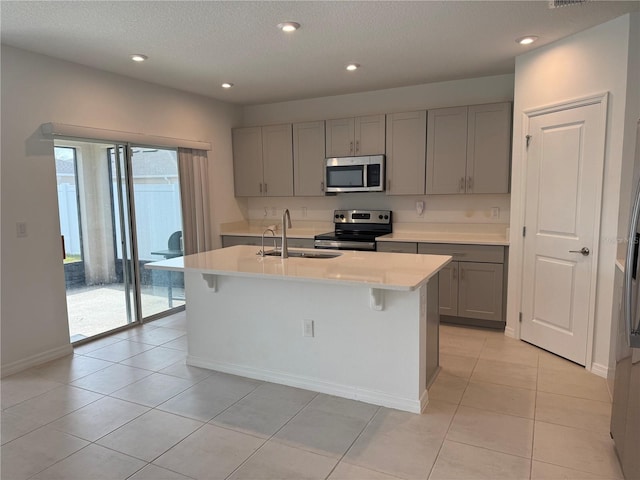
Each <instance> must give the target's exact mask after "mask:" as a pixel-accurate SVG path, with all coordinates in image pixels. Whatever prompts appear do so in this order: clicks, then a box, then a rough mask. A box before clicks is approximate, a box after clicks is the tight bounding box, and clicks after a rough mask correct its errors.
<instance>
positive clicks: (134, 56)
mask: <svg viewBox="0 0 640 480" xmlns="http://www.w3.org/2000/svg"><path fill="white" fill-rule="evenodd" d="M129 58H131V60H133V61H134V62H144V61H145V60H146V59H148V58H149V57H147V56H146V55H143V54H141V53H134V54H132V55H131V56H130V57H129Z"/></svg>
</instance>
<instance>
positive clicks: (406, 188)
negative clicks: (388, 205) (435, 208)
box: [387, 111, 427, 195]
mask: <svg viewBox="0 0 640 480" xmlns="http://www.w3.org/2000/svg"><path fill="white" fill-rule="evenodd" d="M426 142H427V112H426V111H421V112H409V113H394V114H392V115H387V194H388V195H423V194H424V187H425V185H424V182H425V168H426V159H425V149H426Z"/></svg>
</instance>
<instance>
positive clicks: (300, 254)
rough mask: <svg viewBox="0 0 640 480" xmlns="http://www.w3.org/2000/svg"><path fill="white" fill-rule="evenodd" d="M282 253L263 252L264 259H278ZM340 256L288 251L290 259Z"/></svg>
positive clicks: (278, 251)
mask: <svg viewBox="0 0 640 480" xmlns="http://www.w3.org/2000/svg"><path fill="white" fill-rule="evenodd" d="M281 255H282V252H280V250H277V251H276V250H271V251H270V252H265V253H264V256H265V257H280V256H281ZM340 255H342V254H341V253H326V252H301V251H298V250H289V256H290V257H296V258H336V257H339V256H340Z"/></svg>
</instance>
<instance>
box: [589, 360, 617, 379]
mask: <svg viewBox="0 0 640 480" xmlns="http://www.w3.org/2000/svg"><path fill="white" fill-rule="evenodd" d="M589 371H590V372H591V373H593V374H595V375H598V376H599V377H602V378H609V375H612V374H613V369H611V368H609V367H606V366H604V365H600V364H599V363H592V364H591V369H590V370H589Z"/></svg>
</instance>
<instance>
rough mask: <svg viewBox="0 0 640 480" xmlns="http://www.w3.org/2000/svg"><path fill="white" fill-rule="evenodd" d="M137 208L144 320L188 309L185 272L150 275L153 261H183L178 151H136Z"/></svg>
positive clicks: (141, 148)
mask: <svg viewBox="0 0 640 480" xmlns="http://www.w3.org/2000/svg"><path fill="white" fill-rule="evenodd" d="M131 166H132V173H133V175H132V181H133V182H132V183H133V200H134V201H133V204H134V206H135V208H134V211H135V227H136V228H135V231H136V245H137V257H138V265H139V267H140V268H139V280H140V307H141V313H142V317H143V318H151V317H154V316H157V315H158V314H163V313H164V312H166V311H167V310H169V309H173V308H176V307H180V306H182V305H184V275H183V274H182V273H181V272H168V271H164V270H149V269H146V268H144V265H145V264H147V263H149V262H157V261H159V260H164V259H169V258H174V257H180V256H182V254H183V253H182V250H183V249H182V210H181V202H180V182H179V179H178V154H177V151H176V150H168V149H162V148H155V147H137V146H136V147H133V148H132V151H131Z"/></svg>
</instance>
